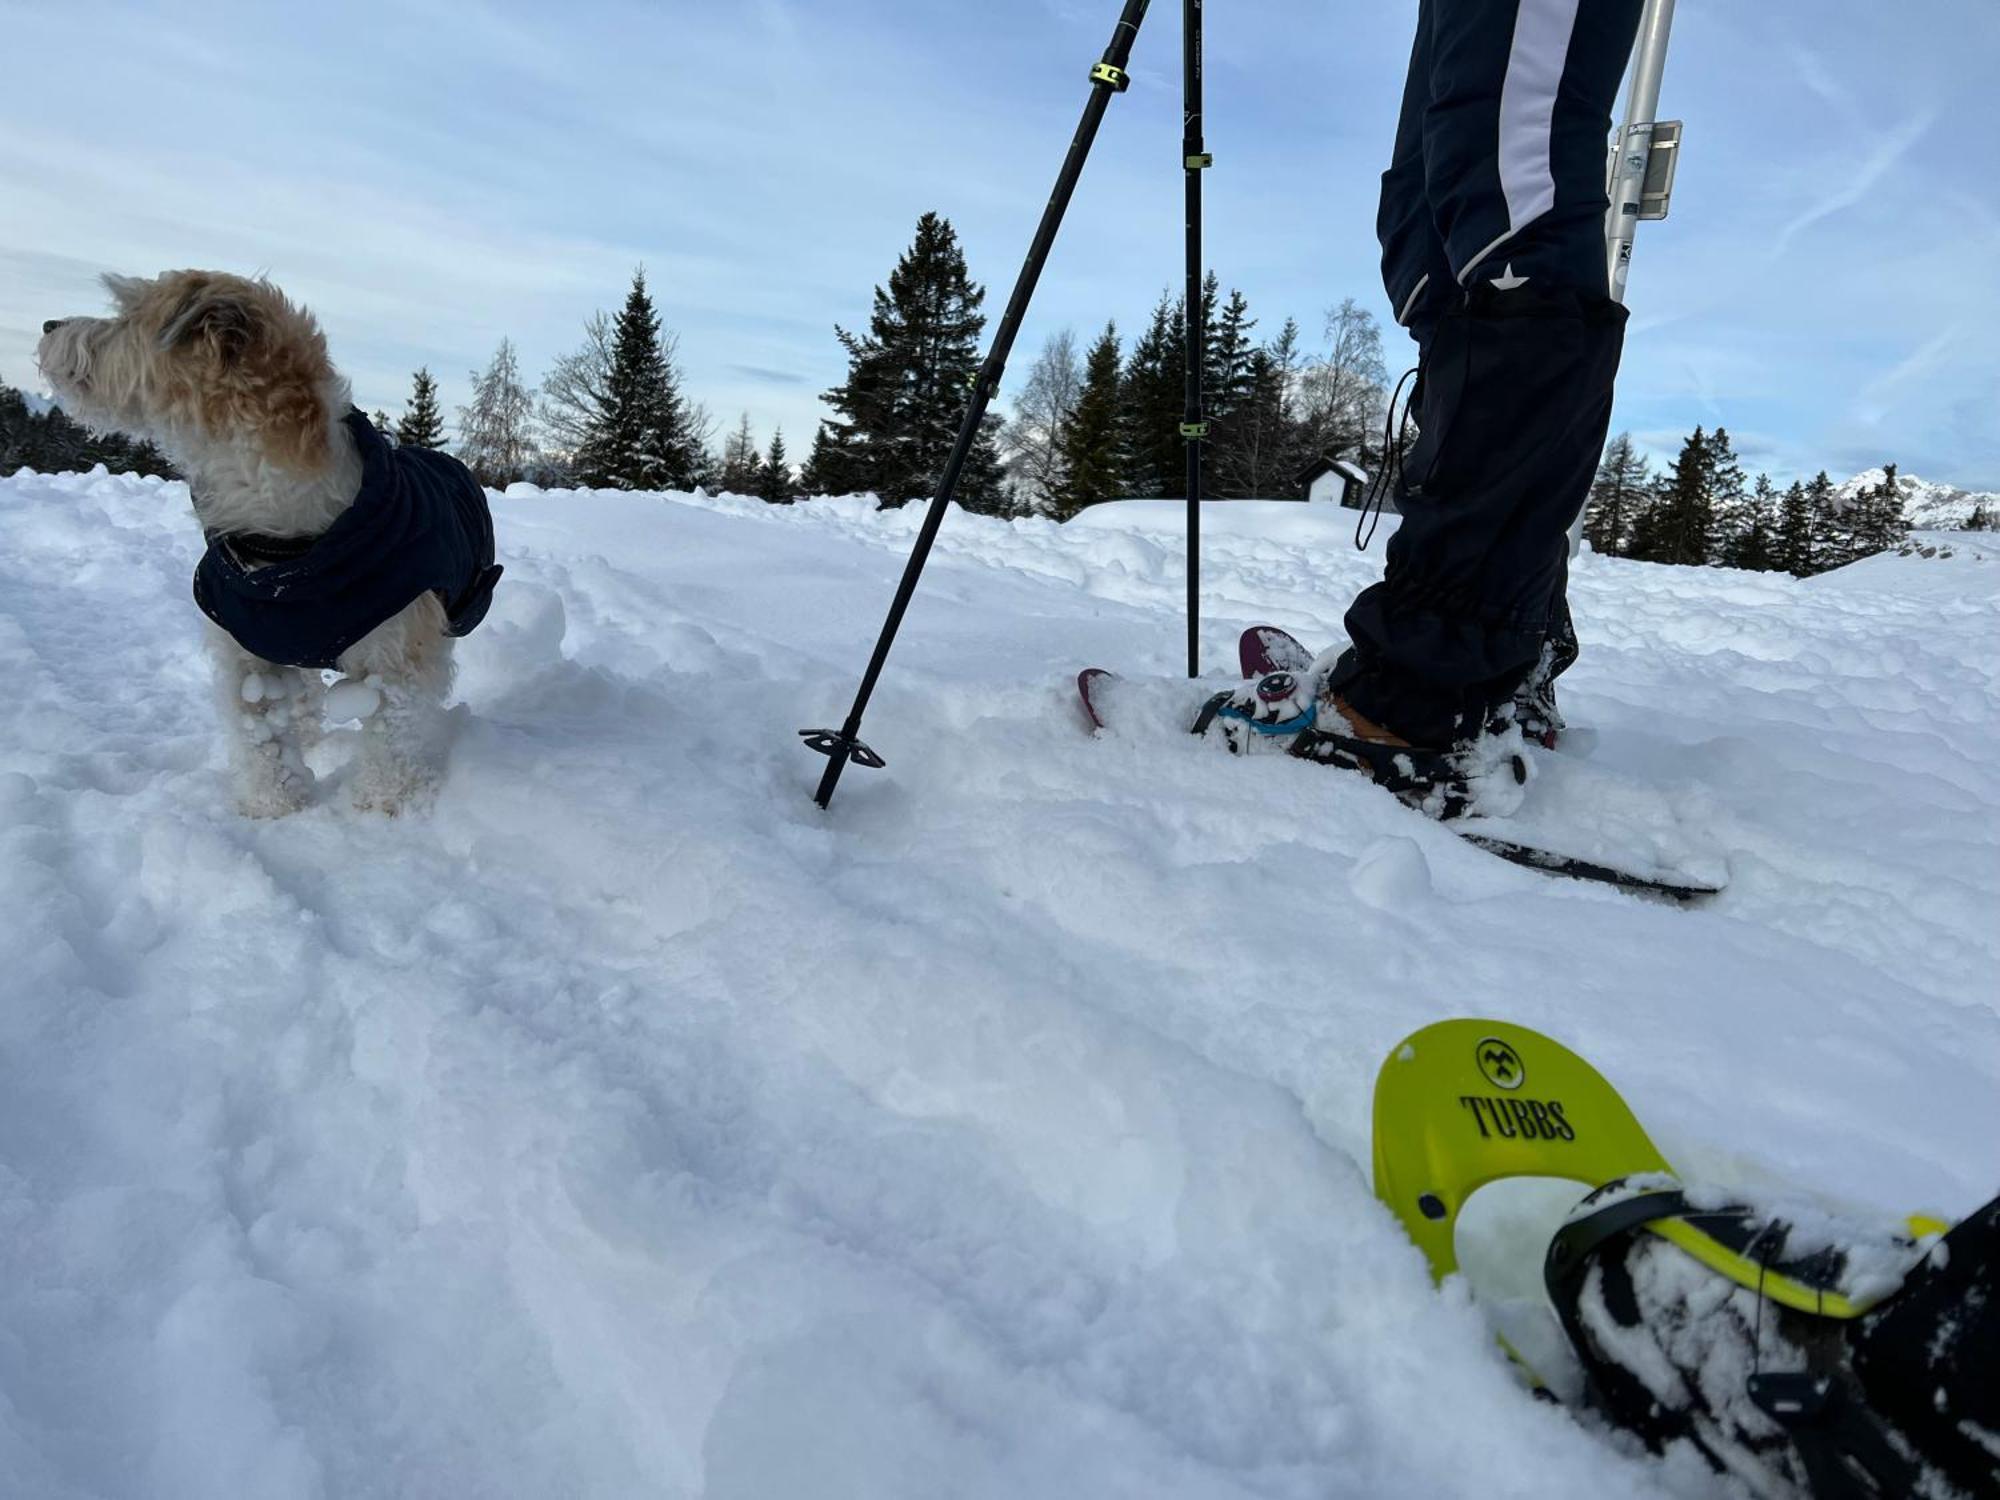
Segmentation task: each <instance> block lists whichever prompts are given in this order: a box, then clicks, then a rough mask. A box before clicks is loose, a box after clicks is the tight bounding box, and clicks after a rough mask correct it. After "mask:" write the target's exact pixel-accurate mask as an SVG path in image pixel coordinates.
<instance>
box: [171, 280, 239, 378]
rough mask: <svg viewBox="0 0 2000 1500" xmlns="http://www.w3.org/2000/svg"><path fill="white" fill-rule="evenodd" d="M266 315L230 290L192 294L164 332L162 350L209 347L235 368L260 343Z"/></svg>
mask: <svg viewBox="0 0 2000 1500" xmlns="http://www.w3.org/2000/svg"><path fill="white" fill-rule="evenodd" d="M261 319H262V313H261V311H260V310H259V309H258V307H257V306H256V304H255V303H254V302H252V301H251V300H250V299H249V298H248V297H245V296H244V295H243V294H242V293H241V292H239V291H235V290H232V289H230V288H227V287H218V286H213V285H210V286H201V287H197V288H195V289H194V290H193V291H192V292H190V293H189V294H188V296H187V298H186V299H185V300H184V301H183V302H182V303H181V305H180V306H179V307H178V308H176V309H175V310H174V313H173V315H172V316H171V317H169V318H168V319H167V321H166V324H165V326H164V327H162V328H161V329H160V347H161V348H162V349H182V348H188V347H191V346H193V345H195V344H198V343H206V344H207V345H208V346H209V347H210V348H211V349H213V350H214V351H215V353H216V355H217V357H218V358H220V360H221V361H222V363H223V364H224V365H231V364H234V363H235V362H236V361H237V360H239V359H241V358H242V357H243V355H244V353H245V352H246V351H247V350H248V349H249V348H250V346H251V344H253V343H254V342H256V338H257V330H258V328H259V326H260V323H261Z"/></svg>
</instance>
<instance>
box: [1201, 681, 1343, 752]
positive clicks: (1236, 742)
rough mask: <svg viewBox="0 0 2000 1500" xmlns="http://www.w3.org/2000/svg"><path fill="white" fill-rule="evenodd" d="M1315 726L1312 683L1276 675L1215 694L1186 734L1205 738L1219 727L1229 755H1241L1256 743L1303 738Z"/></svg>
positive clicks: (1315, 701) (1316, 712) (1316, 716)
mask: <svg viewBox="0 0 2000 1500" xmlns="http://www.w3.org/2000/svg"><path fill="white" fill-rule="evenodd" d="M1318 722H1319V700H1318V698H1317V696H1316V695H1315V693H1314V690H1313V684H1312V683H1311V681H1310V680H1308V679H1307V678H1305V677H1302V676H1301V675H1299V674H1298V673H1296V672H1288V671H1276V672H1266V673H1265V674H1264V675H1263V676H1262V677H1260V678H1258V679H1257V680H1256V681H1255V682H1247V683H1245V684H1244V685H1243V686H1242V687H1240V688H1233V689H1231V690H1230V691H1229V692H1226V693H1217V694H1216V695H1215V696H1214V697H1212V698H1210V699H1209V700H1208V701H1207V702H1206V703H1204V704H1202V706H1201V712H1200V713H1198V714H1196V715H1195V719H1194V723H1193V724H1192V725H1190V726H1189V730H1188V732H1189V733H1190V734H1196V735H1205V734H1207V733H1208V731H1209V730H1210V729H1211V728H1213V727H1214V726H1216V725H1217V724H1220V725H1221V726H1222V733H1223V738H1224V740H1225V741H1226V742H1227V743H1228V745H1229V749H1230V751H1231V752H1232V753H1233V754H1239V755H1240V754H1241V753H1242V752H1243V751H1244V750H1245V749H1246V748H1248V746H1249V745H1250V744H1252V743H1254V742H1255V741H1256V740H1257V739H1265V740H1271V741H1277V740H1281V739H1285V738H1288V737H1290V736H1294V735H1303V734H1306V733H1308V732H1309V731H1311V730H1312V728H1313V727H1314V725H1316V724H1317V723H1318Z"/></svg>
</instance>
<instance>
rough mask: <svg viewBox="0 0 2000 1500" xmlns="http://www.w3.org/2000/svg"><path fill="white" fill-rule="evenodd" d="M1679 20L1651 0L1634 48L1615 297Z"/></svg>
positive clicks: (1614, 237) (1613, 255)
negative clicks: (1670, 44)
mask: <svg viewBox="0 0 2000 1500" xmlns="http://www.w3.org/2000/svg"><path fill="white" fill-rule="evenodd" d="M1673 26H1674V0H1646V8H1645V9H1644V10H1643V11H1641V12H1640V14H1639V39H1638V42H1637V44H1636V45H1635V46H1634V48H1633V52H1632V87H1631V89H1630V91H1629V92H1628V93H1627V95H1626V99H1625V123H1624V125H1623V126H1622V127H1621V128H1620V129H1619V132H1618V144H1617V147H1616V148H1615V149H1614V150H1613V151H1612V153H1611V166H1610V175H1609V180H1608V181H1607V182H1606V184H1605V191H1606V193H1607V195H1608V196H1609V198H1610V200H1611V206H1610V208H1609V209H1608V210H1607V211H1606V213H1605V215H1604V249H1605V256H1606V267H1607V271H1608V273H1609V285H1610V290H1611V297H1612V300H1613V301H1615V302H1623V301H1624V300H1625V277H1626V274H1627V273H1628V272H1629V271H1630V270H1631V269H1632V244H1633V242H1634V241H1635V240H1636V239H1637V238H1638V235H1639V199H1640V197H1641V195H1642V193H1643V192H1644V189H1645V186H1646V169H1647V167H1648V166H1649V165H1650V163H1651V161H1652V156H1653V126H1654V124H1655V122H1656V120H1657V117H1658V115H1659V112H1660V78H1661V76H1662V75H1663V74H1664V73H1665V72H1666V70H1667V37H1668V34H1669V33H1670V32H1672V30H1673ZM1589 509H1590V507H1589V505H1588V503H1586V504H1585V505H1584V506H1583V507H1581V508H1580V509H1579V510H1578V511H1577V513H1576V519H1575V520H1573V521H1571V522H1570V523H1569V555H1570V556H1571V557H1575V556H1577V555H1578V554H1579V553H1581V552H1582V551H1583V523H1584V518H1585V516H1586V515H1587V514H1588V512H1589Z"/></svg>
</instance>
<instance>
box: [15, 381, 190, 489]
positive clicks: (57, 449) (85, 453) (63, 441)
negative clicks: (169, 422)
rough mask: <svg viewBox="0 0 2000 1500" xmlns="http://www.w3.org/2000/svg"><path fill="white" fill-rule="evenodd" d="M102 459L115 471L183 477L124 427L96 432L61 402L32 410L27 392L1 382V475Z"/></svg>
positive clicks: (72, 468) (80, 468)
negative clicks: (122, 430)
mask: <svg viewBox="0 0 2000 1500" xmlns="http://www.w3.org/2000/svg"><path fill="white" fill-rule="evenodd" d="M99 464H103V465H104V467H105V468H106V469H107V470H108V471H109V472H111V473H113V474H151V475H154V476H156V477H158V478H161V479H178V478H180V477H181V476H180V474H179V473H178V472H177V471H176V470H175V468H174V466H173V465H172V464H170V463H168V462H167V456H166V455H165V454H164V453H162V452H160V450H159V449H157V448H155V447H154V446H153V445H152V444H151V443H149V442H145V441H143V440H141V439H137V438H129V437H126V436H125V435H124V434H123V433H117V432H94V431H92V430H91V429H89V428H87V427H84V426H82V425H81V424H80V423H77V422H73V421H71V420H70V418H69V416H68V415H67V414H66V413H65V412H64V411H63V410H62V408H60V407H50V408H49V409H48V410H47V411H40V412H36V411H30V410H29V409H28V400H27V397H25V396H23V395H22V394H21V393H20V392H19V391H17V390H15V389H14V388H13V387H11V386H5V385H0V475H6V474H12V473H13V472H14V471H15V470H17V469H33V470H34V471H36V472H37V473H41V474H64V473H82V472H87V471H88V470H90V469H93V468H95V467H96V466H97V465H99Z"/></svg>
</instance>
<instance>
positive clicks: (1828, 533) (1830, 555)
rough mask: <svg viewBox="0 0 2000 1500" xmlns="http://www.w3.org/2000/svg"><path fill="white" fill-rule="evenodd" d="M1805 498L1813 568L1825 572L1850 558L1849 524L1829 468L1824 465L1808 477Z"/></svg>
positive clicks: (1815, 570)
mask: <svg viewBox="0 0 2000 1500" xmlns="http://www.w3.org/2000/svg"><path fill="white" fill-rule="evenodd" d="M1805 501H1806V514H1807V518H1808V522H1809V535H1810V538H1811V542H1810V546H1809V547H1808V549H1807V550H1808V552H1809V554H1810V556H1811V558H1812V571H1813V572H1814V573H1824V572H1826V571H1827V569H1829V568H1837V567H1839V566H1840V565H1841V564H1842V563H1844V562H1846V561H1848V555H1847V545H1848V543H1847V528H1846V525H1845V523H1844V522H1843V520H1842V518H1841V513H1840V495H1839V493H1838V492H1837V491H1836V490H1835V489H1834V487H1833V481H1832V480H1831V479H1829V478H1828V477H1827V473H1826V470H1824V469H1821V470H1820V471H1819V473H1817V474H1815V475H1814V476H1813V477H1812V478H1811V479H1810V480H1808V481H1807V483H1806V493H1805Z"/></svg>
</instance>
